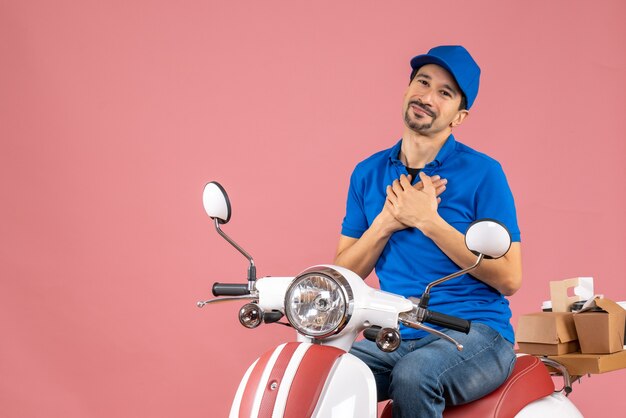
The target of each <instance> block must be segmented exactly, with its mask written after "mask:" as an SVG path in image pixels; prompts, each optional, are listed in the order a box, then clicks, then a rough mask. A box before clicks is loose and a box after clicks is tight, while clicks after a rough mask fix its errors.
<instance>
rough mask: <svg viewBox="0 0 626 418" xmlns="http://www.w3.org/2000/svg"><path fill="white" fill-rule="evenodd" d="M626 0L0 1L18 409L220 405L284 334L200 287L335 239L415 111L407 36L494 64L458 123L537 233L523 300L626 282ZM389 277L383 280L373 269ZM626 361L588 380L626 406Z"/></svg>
mask: <svg viewBox="0 0 626 418" xmlns="http://www.w3.org/2000/svg"><path fill="white" fill-rule="evenodd" d="M625 16H626V3H625V2H623V1H621V0H614V1H608V0H597V1H594V2H589V1H584V2H583V1H574V0H561V1H545V0H525V1H508V2H505V1H487V0H482V1H471V2H468V1H438V2H418V1H389V2H377V1H343V2H340V1H318V2H295V1H291V2H288V1H275V0H274V1H263V2H255V1H239V2H217V1H206V0H204V1H191V0H180V1H163V0H162V1H148V0H131V1H122V0H118V1H102V0H85V1H71V0H57V1H32V0H28V1H25V0H15V1H11V0H2V1H0V139H1V141H2V142H1V152H0V159H1V161H0V181H1V184H2V187H1V189H0V191H1V193H2V204H1V205H0V219H1V222H0V236H1V237H2V239H1V241H0V257H1V261H0V286H1V287H0V332H1V333H2V340H1V342H0V416H2V417H16V418H17V417H65V418H74V417H97V418H99V417H223V416H226V414H227V410H228V408H229V404H230V399H231V398H232V396H233V394H234V391H235V389H236V386H237V383H238V381H239V379H240V377H241V376H242V374H243V373H244V371H245V369H246V368H247V366H248V365H249V364H250V363H251V362H252V361H253V360H254V359H255V358H256V357H257V356H258V355H259V354H260V353H261V352H263V351H265V350H267V349H269V348H270V347H272V346H273V345H275V344H277V343H279V342H281V341H284V340H287V339H291V338H292V333H291V332H290V331H289V330H287V329H283V328H282V327H277V326H275V327H272V326H264V327H261V328H259V329H256V330H253V331H248V330H244V329H243V328H242V327H240V326H239V325H238V321H237V319H236V312H237V310H238V308H239V305H238V304H233V305H226V306H216V307H211V308H210V309H209V308H205V309H203V310H199V309H197V308H196V307H195V302H196V301H197V300H200V299H203V298H206V297H208V296H209V295H210V286H211V284H212V283H213V282H214V281H231V282H235V281H241V280H243V278H244V276H245V269H246V263H245V261H244V259H243V258H242V257H241V256H240V255H239V254H237V253H236V252H235V251H234V250H233V249H231V248H230V247H229V246H228V244H226V242H224V241H223V240H221V239H220V238H219V237H218V236H217V235H216V234H215V232H214V231H213V228H212V225H211V223H210V222H209V221H208V220H207V218H206V216H205V214H204V212H203V209H202V205H201V192H202V187H203V185H204V184H205V182H207V181H209V180H218V181H220V182H221V183H222V184H223V185H224V186H225V187H226V188H227V190H228V192H229V194H230V197H231V201H232V204H233V206H234V213H233V218H232V221H231V223H230V224H229V225H227V226H226V231H227V233H228V234H230V235H231V236H232V237H234V238H235V239H236V240H238V241H239V242H240V243H241V244H242V245H243V246H244V247H245V248H246V249H248V250H249V251H250V252H251V253H252V254H253V256H254V257H255V260H256V262H257V265H258V266H259V274H260V275H270V274H271V275H295V274H297V273H298V272H299V271H301V270H303V269H304V268H306V267H308V266H310V265H313V264H318V263H327V262H331V261H332V259H333V255H334V251H335V246H336V243H337V239H338V236H339V231H340V223H341V219H342V217H343V211H344V203H345V195H346V190H347V186H348V177H349V174H350V172H351V170H352V168H353V167H354V165H355V164H356V163H357V162H358V161H360V160H361V159H363V158H365V157H366V156H368V155H370V154H372V153H373V152H375V151H378V150H380V149H383V148H386V147H389V146H391V145H392V144H393V143H394V142H395V141H396V140H397V139H398V138H399V135H400V134H401V129H402V120H401V115H400V104H401V97H402V93H403V90H404V88H405V86H406V84H407V82H408V75H409V65H408V61H409V59H410V58H411V57H412V56H413V55H415V54H417V53H422V52H425V51H426V50H428V49H429V48H430V47H431V46H434V45H437V44H451V43H453V44H456V43H461V44H463V45H465V46H466V47H467V48H468V49H469V50H470V51H471V52H472V54H473V55H474V56H475V58H476V59H477V61H478V62H479V63H480V65H481V66H482V69H483V79H482V86H481V91H480V94H479V96H478V100H477V102H476V105H475V106H474V108H473V109H472V114H471V117H470V118H469V119H468V120H467V121H466V123H465V124H464V126H462V127H461V128H460V129H459V130H458V132H457V137H458V138H459V139H460V140H461V141H463V142H465V143H467V144H469V145H471V146H473V147H475V148H477V149H479V150H481V151H484V152H486V153H488V154H490V155H492V156H493V157H495V158H497V159H498V160H500V161H501V163H502V164H503V166H504V167H505V170H506V172H507V175H508V178H509V181H510V184H511V187H512V189H513V191H514V194H515V197H516V201H517V206H518V212H519V221H520V225H521V228H522V234H523V252H524V285H523V288H522V290H520V291H519V292H518V293H517V294H516V295H515V296H514V297H512V298H511V302H512V308H513V312H514V316H515V318H514V323H516V319H517V317H518V316H519V315H520V314H523V313H527V312H532V311H535V310H537V309H538V308H539V307H540V306H541V302H542V301H543V300H546V299H548V297H549V295H548V281H549V280H555V279H564V278H569V277H574V276H581V275H582V276H593V277H594V278H595V279H596V288H597V291H598V292H599V293H603V294H605V295H607V296H609V297H611V298H613V299H616V300H626V281H625V280H624V271H625V270H626V262H625V260H626V257H625V255H626V243H625V242H626V239H625V237H626V227H625V222H626V221H625V220H624V213H625V211H624V204H625V203H626V195H625V193H626V188H625V187H624V180H625V178H626V175H625V174H626V173H625V168H624V167H626V145H625V144H626V140H625V128H626V126H625V125H626V122H625V118H624V111H625V110H626V107H625V103H626V81H625V80H626V78H625V77H624V75H625V71H626V53H625V50H624V42H625V41H626V27H625V26H624V24H623V20H624V17H625ZM370 282H371V283H374V281H373V280H372V279H370ZM625 377H626V372H625V371H619V372H614V373H609V374H605V375H594V376H592V377H591V378H585V379H583V384H582V385H576V386H575V390H574V393H573V394H572V399H573V401H574V402H575V403H576V404H577V405H578V406H579V407H580V409H581V410H582V411H583V413H584V414H585V416H587V417H621V416H623V414H624V389H623V388H624V378H625Z"/></svg>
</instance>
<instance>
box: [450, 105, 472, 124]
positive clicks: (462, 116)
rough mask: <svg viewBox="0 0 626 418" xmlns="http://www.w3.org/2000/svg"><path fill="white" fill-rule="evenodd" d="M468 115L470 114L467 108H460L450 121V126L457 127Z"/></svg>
mask: <svg viewBox="0 0 626 418" xmlns="http://www.w3.org/2000/svg"><path fill="white" fill-rule="evenodd" d="M468 116H469V111H468V110H465V109H462V110H459V111H458V112H457V114H456V117H455V118H454V119H452V122H450V128H456V127H457V126H459V125H460V124H462V123H463V121H464V120H465V118H467V117H468Z"/></svg>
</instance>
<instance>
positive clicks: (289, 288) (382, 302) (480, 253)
mask: <svg viewBox="0 0 626 418" xmlns="http://www.w3.org/2000/svg"><path fill="white" fill-rule="evenodd" d="M203 204H204V208H205V211H206V213H207V214H208V215H209V217H211V218H212V219H213V221H214V224H215V228H216V229H217V232H218V233H219V234H220V235H221V236H222V237H224V238H225V239H226V240H227V241H228V242H229V243H230V244H231V245H233V246H234V247H235V248H236V249H237V250H238V251H239V252H241V254H243V255H244V256H245V257H246V258H247V259H248V261H249V262H250V266H249V269H248V283H244V284H227V283H215V284H214V285H213V295H214V296H216V298H214V299H210V300H207V301H202V302H198V307H203V306H205V305H207V304H212V303H218V302H223V301H233V300H236V301H241V300H243V301H247V302H248V303H246V304H245V305H244V306H243V307H242V308H241V309H240V311H239V322H240V323H241V324H242V325H243V326H244V327H246V328H255V327H258V326H259V325H261V324H262V323H266V324H270V323H281V324H286V325H290V326H291V327H293V328H294V329H295V330H296V331H297V341H296V342H288V343H285V344H281V345H279V346H277V347H276V348H274V349H272V350H270V351H268V352H267V353H265V354H263V355H262V356H261V357H259V358H258V359H257V360H256V361H255V362H254V363H253V364H252V365H251V366H250V367H249V368H248V370H247V372H246V373H245V375H244V377H243V379H242V381H241V383H240V385H239V388H238V390H237V393H236V394H235V398H234V401H233V403H232V407H231V410H230V415H229V416H230V418H238V417H246V418H248V417H254V418H256V417H261V418H266V417H267V418H269V417H271V418H281V417H286V418H308V417H313V418H349V417H358V418H376V417H377V400H376V387H375V381H374V376H373V374H372V372H371V371H370V369H369V368H368V366H367V365H365V363H363V362H362V361H361V360H360V359H358V358H357V357H355V356H353V355H352V354H350V353H348V351H349V350H350V347H351V346H352V344H353V343H354V341H355V340H356V338H357V337H358V335H359V333H361V332H363V334H364V336H365V338H368V339H370V340H372V341H375V342H376V344H377V346H378V347H379V348H380V349H381V350H383V351H387V352H391V351H394V350H395V349H396V348H398V346H399V345H400V342H401V337H400V333H399V331H398V327H399V324H403V325H405V326H407V327H411V328H415V329H421V330H425V331H427V332H429V333H432V334H434V335H437V336H438V337H440V338H443V339H445V340H447V341H449V342H450V343H451V344H455V345H456V347H457V349H458V350H462V349H463V346H462V345H461V344H459V343H458V342H457V341H455V340H454V339H452V338H451V337H449V336H448V335H446V334H444V333H442V332H440V331H438V330H436V329H433V328H431V327H429V326H428V325H425V323H430V324H434V325H438V326H442V327H446V328H450V329H455V330H458V331H461V332H466V333H467V332H469V328H470V323H469V322H468V321H466V320H463V319H461V318H456V317H452V316H449V315H444V314H441V313H437V312H433V311H430V310H429V309H428V299H429V295H430V290H431V289H432V287H433V286H436V285H438V284H440V283H443V282H445V281H447V280H450V279H453V278H455V277H458V276H460V275H462V274H465V273H467V272H468V271H471V270H472V269H474V268H476V267H477V266H478V265H479V264H480V263H481V261H482V260H483V259H484V258H498V257H501V256H503V255H504V254H505V253H506V252H507V251H508V249H509V247H510V245H511V238H510V235H509V233H508V231H507V230H506V228H504V227H503V226H502V225H501V224H499V223H497V222H495V221H492V220H482V221H477V222H475V223H473V224H472V225H471V226H470V228H469V229H468V231H467V233H466V235H465V243H466V245H467V247H468V248H469V249H470V250H471V251H472V252H473V253H475V254H476V255H477V260H476V263H475V264H474V265H473V266H471V267H469V268H467V269H463V270H461V271H459V272H456V273H454V274H451V275H449V276H446V277H444V278H442V279H439V280H436V281H434V282H432V283H430V284H429V285H428V286H427V287H426V289H425V291H424V294H423V295H422V297H421V298H420V299H414V300H413V299H412V298H411V299H406V298H404V297H402V296H398V295H394V294H391V293H387V292H383V291H381V290H378V289H373V288H371V287H369V286H367V285H366V284H365V282H364V281H363V280H362V279H361V278H360V277H359V276H358V275H356V274H355V273H353V272H352V271H350V270H348V269H345V268H343V267H339V266H332V265H319V266H315V267H311V268H308V269H306V270H304V271H303V272H302V273H300V274H298V275H297V276H295V277H265V278H261V279H259V280H257V279H256V268H255V264H254V261H253V259H252V257H250V255H249V254H248V253H247V252H246V251H244V250H243V249H242V248H241V247H239V245H237V244H236V243H235V242H234V241H233V240H232V239H231V238H230V237H228V236H227V235H226V234H225V233H224V232H223V231H222V229H221V228H220V225H221V224H225V223H227V222H228V221H229V220H230V215H231V207H230V201H229V199H228V196H227V194H226V191H225V190H224V189H223V188H222V186H221V185H220V184H218V183H217V182H210V183H208V184H207V185H206V186H205V188H204V194H203ZM283 317H285V318H286V320H287V321H288V324H287V323H285V322H280V321H281V320H282V319H283ZM542 360H544V359H541V360H540V359H539V358H537V357H534V356H526V355H524V356H519V357H518V359H517V362H516V366H515V368H514V370H513V372H512V374H511V376H510V377H509V378H508V379H507V380H506V382H505V383H504V384H503V385H502V386H501V387H500V388H499V389H497V390H496V391H494V392H492V393H491V394H489V395H487V396H486V397H484V398H482V399H479V400H477V401H474V402H471V403H469V404H466V405H462V406H456V407H449V408H446V410H445V412H444V417H447V418H450V417H472V418H481V417H516V418H530V417H582V414H581V413H580V412H579V411H578V409H577V408H576V407H575V406H574V405H573V404H572V402H571V401H570V400H569V399H568V398H567V397H566V395H567V394H568V393H569V392H570V391H571V382H570V377H569V375H568V373H567V370H566V369H565V368H564V367H563V366H561V365H560V364H558V363H556V362H554V361H550V360H547V361H548V362H549V365H550V366H552V368H553V369H555V370H558V373H559V374H561V375H562V376H563V377H564V380H565V385H564V388H563V389H561V390H558V391H555V387H554V383H553V381H552V378H551V377H550V374H549V372H548V370H547V369H546V367H545V366H544V364H543V362H542ZM382 417H385V418H390V417H391V406H390V403H389V404H387V406H386V407H385V409H384V411H383V413H382V415H381V418H382Z"/></svg>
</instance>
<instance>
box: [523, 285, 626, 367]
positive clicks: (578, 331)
mask: <svg viewBox="0 0 626 418" xmlns="http://www.w3.org/2000/svg"><path fill="white" fill-rule="evenodd" d="M576 284H578V281H577V279H568V280H567V281H561V282H552V283H551V290H552V291H551V299H552V312H536V313H531V314H527V315H522V316H521V317H520V318H519V321H518V324H517V329H516V333H515V335H516V339H517V343H518V346H519V351H520V352H522V353H527V354H534V355H543V356H548V357H550V358H552V359H554V360H556V361H558V362H559V363H561V364H563V365H564V366H565V367H566V368H567V369H568V371H569V373H570V374H572V375H584V374H587V373H604V372H607V371H611V370H616V369H621V368H626V350H624V344H626V341H625V338H624V334H625V331H626V329H625V328H626V326H625V322H626V310H624V308H622V306H620V305H619V304H617V303H615V302H613V301H611V300H609V299H606V298H600V297H594V298H591V299H590V300H588V301H587V302H586V303H585V304H584V305H583V308H581V309H580V310H578V311H576V312H571V311H569V310H570V309H571V306H572V304H573V303H574V302H576V301H577V299H580V297H576V296H575V297H568V296H567V288H568V287H572V286H575V285H576Z"/></svg>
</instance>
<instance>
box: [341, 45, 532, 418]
mask: <svg viewBox="0 0 626 418" xmlns="http://www.w3.org/2000/svg"><path fill="white" fill-rule="evenodd" d="M411 67H412V69H413V72H412V74H411V81H410V84H409V86H408V88H407V90H406V92H405V95H404V100H403V108H402V111H403V116H404V132H403V135H402V139H401V140H400V141H399V142H398V143H397V144H396V145H395V146H394V147H392V148H390V149H387V150H384V151H381V152H379V153H377V154H374V155H372V156H371V157H369V158H368V159H366V160H364V161H362V162H361V163H359V164H358V165H357V167H356V168H355V170H354V172H353V174H352V177H351V179H350V188H349V192H348V202H347V211H346V216H345V218H344V221H343V224H342V232H341V238H340V241H339V246H338V250H337V256H336V259H335V263H336V264H337V265H340V266H344V267H347V268H349V269H351V270H353V271H354V272H356V273H357V274H359V275H360V276H361V277H363V278H365V277H367V276H368V275H369V274H370V273H371V272H372V270H373V269H374V267H375V268H376V273H377V276H378V278H379V280H380V286H381V288H382V289H383V290H386V291H389V292H392V293H396V294H401V295H403V296H405V297H410V296H415V297H419V296H420V295H421V294H422V292H423V291H424V289H425V287H426V285H427V284H428V283H429V282H431V281H433V280H435V279H437V278H440V277H443V276H445V275H448V274H450V273H452V272H455V271H457V270H459V269H460V268H466V267H468V266H470V265H472V264H473V263H474V262H475V260H476V257H475V256H474V254H472V253H471V252H470V251H469V250H468V249H467V248H466V247H465V243H464V236H463V233H464V232H465V231H466V229H467V227H468V226H469V225H470V224H471V223H472V222H473V221H475V220H476V219H480V218H492V219H496V220H498V221H500V222H502V223H504V224H505V225H506V226H507V228H508V229H509V231H510V233H511V236H512V239H513V244H512V245H511V248H510V250H509V252H508V253H507V254H506V255H505V256H504V257H502V258H500V259H497V260H485V261H484V262H483V263H482V264H481V266H480V267H479V268H477V269H476V270H474V271H473V272H472V274H471V276H470V275H464V276H461V277H459V278H457V279H453V280H450V281H448V282H445V283H443V284H441V285H439V286H436V287H434V288H433V290H432V292H431V298H430V304H429V308H432V309H433V310H434V311H438V312H442V313H445V314H448V315H454V316H458V317H461V318H464V319H468V320H471V321H472V329H471V331H470V333H469V334H468V335H465V334H463V333H459V332H456V331H451V330H445V329H442V331H443V332H446V333H447V334H449V335H450V336H452V337H453V338H455V339H456V340H457V341H459V342H460V343H461V344H463V346H464V350H463V351H461V352H458V351H457V350H456V348H455V346H454V345H453V344H450V343H449V342H447V341H444V340H442V339H438V338H436V337H434V336H432V335H430V334H428V333H425V332H424V331H418V330H414V329H410V328H404V327H403V328H402V329H401V335H402V339H403V342H402V344H401V346H400V348H399V349H398V350H397V351H395V352H393V353H384V352H382V351H380V350H379V349H378V348H377V347H376V345H375V344H374V343H372V342H370V341H366V340H365V341H360V342H358V343H356V344H355V345H354V347H353V349H352V353H353V354H355V355H356V356H358V357H359V358H361V359H362V360H363V361H365V362H366V363H367V364H368V365H369V366H370V368H371V369H372V371H373V373H374V376H375V378H376V383H377V388H378V397H379V400H383V399H388V398H391V399H393V401H394V407H393V416H394V418H400V417H438V416H441V414H442V412H443V409H444V406H445V405H446V404H448V405H457V404H463V403H467V402H470V401H472V400H475V399H478V398H480V397H482V396H484V395H486V394H488V393H489V392H491V391H493V390H494V389H496V388H497V387H498V386H499V385H500V384H502V382H504V380H506V378H507V377H508V375H509V374H510V372H511V370H512V368H513V365H514V363H515V354H514V352H513V342H514V336H513V328H512V327H511V324H510V322H509V320H510V317H511V311H510V309H509V305H508V301H507V300H506V299H505V297H504V296H510V295H512V294H513V293H515V292H516V291H517V290H518V289H519V287H520V285H521V252H520V251H521V250H520V243H519V241H520V233H519V229H518V226H517V220H516V213H515V206H514V202H513V196H512V194H511V191H510V189H509V186H508V183H507V181H506V177H505V175H504V172H503V171H502V168H501V166H500V164H499V163H498V162H497V161H495V160H493V159H492V158H490V157H488V156H486V155H484V154H481V153H479V152H477V151H474V150H473V149H471V148H469V147H467V146H465V145H463V144H461V143H460V142H457V141H456V139H455V138H454V136H453V135H452V130H453V129H454V128H455V127H457V126H459V125H461V123H463V122H464V121H465V120H466V118H467V116H468V115H469V109H470V108H471V107H472V105H473V103H474V100H475V98H476V95H477V93H478V86H479V78H480V68H479V67H478V65H477V64H476V62H475V61H474V59H473V58H472V57H471V55H470V54H469V52H467V50H466V49H465V48H463V47H461V46H439V47H435V48H433V49H431V50H430V51H429V52H428V54H424V55H419V56H417V57H414V58H413V59H412V60H411ZM494 140H501V138H499V137H495V136H494Z"/></svg>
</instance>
